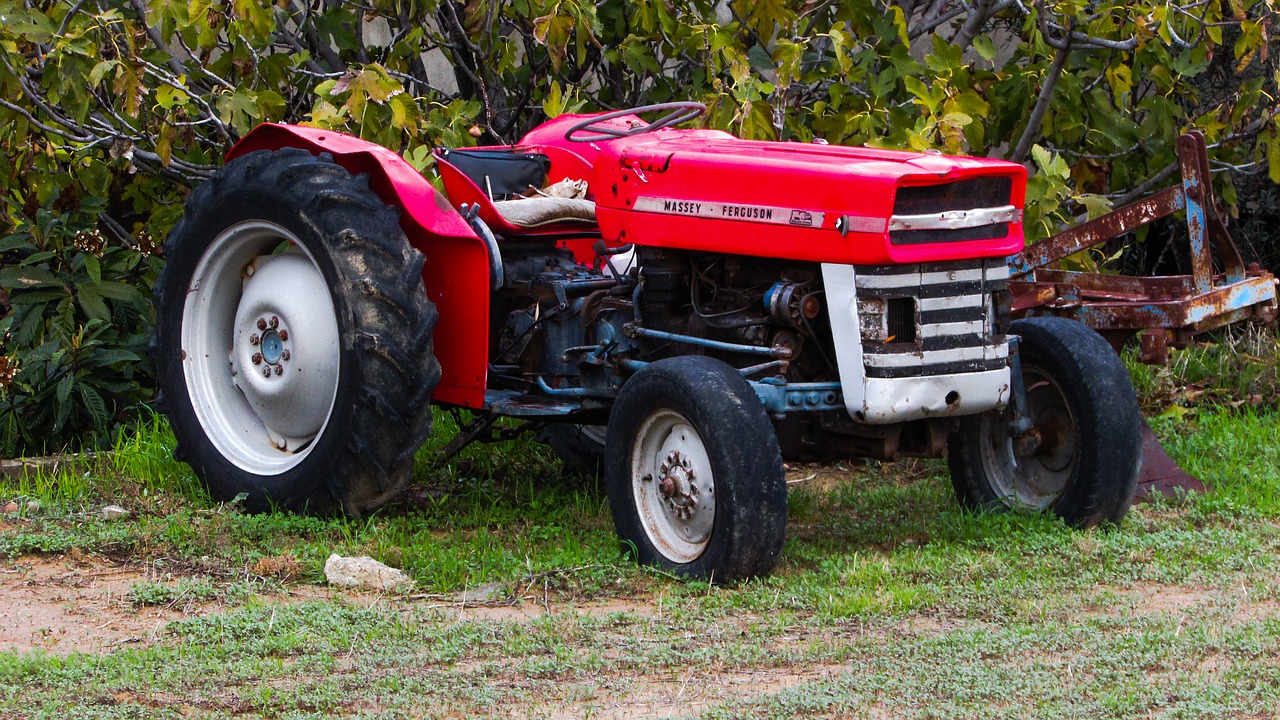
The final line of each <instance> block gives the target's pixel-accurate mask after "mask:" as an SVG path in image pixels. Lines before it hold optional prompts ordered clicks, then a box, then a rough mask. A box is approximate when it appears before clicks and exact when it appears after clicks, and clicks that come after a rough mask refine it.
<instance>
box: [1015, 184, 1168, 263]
mask: <svg viewBox="0 0 1280 720" xmlns="http://www.w3.org/2000/svg"><path fill="white" fill-rule="evenodd" d="M1184 207H1186V197H1185V196H1184V195H1183V191H1182V188H1180V187H1178V186H1176V185H1175V186H1174V187H1171V188H1166V189H1164V190H1161V191H1160V192H1158V193H1155V194H1154V195H1151V196H1148V197H1145V198H1143V199H1141V200H1138V201H1137V202H1133V203H1130V204H1128V205H1125V206H1124V207H1121V208H1118V209H1116V210H1112V211H1111V212H1109V213H1107V214H1106V215H1103V216H1102V217H1098V218H1094V219H1093V220H1090V221H1088V222H1084V223H1081V224H1079V225H1076V226H1075V227H1073V228H1069V229H1067V230H1063V231H1062V232H1060V233H1058V234H1057V235H1054V236H1053V237H1050V238H1047V239H1045V240H1041V241H1040V242H1038V243H1036V244H1034V245H1030V246H1028V247H1026V248H1024V249H1023V251H1022V252H1021V253H1019V254H1018V255H1015V256H1013V258H1011V259H1010V261H1009V269H1010V272H1012V274H1013V275H1014V276H1021V275H1030V274H1031V273H1033V272H1035V271H1036V270H1038V269H1040V268H1043V267H1045V266H1046V265H1048V264H1049V263H1051V262H1055V261H1057V260H1061V259H1062V258H1064V257H1067V256H1068V255H1071V254H1073V253H1077V252H1079V251H1081V250H1084V249H1085V248H1090V247H1093V246H1094V245H1097V244H1098V243H1102V242H1106V241H1107V240H1110V239H1111V238H1113V237H1118V236H1120V235H1123V234H1125V233H1127V232H1130V231H1132V230H1134V229H1135V228H1139V227H1142V226H1143V225H1146V224H1147V223H1150V222H1152V221H1155V220H1159V219H1160V218H1162V217H1165V216H1166V215H1171V214H1173V213H1175V212H1177V211H1179V210H1181V209H1183V208H1184Z"/></svg>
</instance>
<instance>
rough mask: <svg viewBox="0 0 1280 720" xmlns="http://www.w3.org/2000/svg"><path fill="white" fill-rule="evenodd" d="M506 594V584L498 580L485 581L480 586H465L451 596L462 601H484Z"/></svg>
mask: <svg viewBox="0 0 1280 720" xmlns="http://www.w3.org/2000/svg"><path fill="white" fill-rule="evenodd" d="M506 596H507V586H506V585H504V584H502V583H500V582H491V583H485V584H484V585H481V586H480V587H473V588H467V589H466V590H463V591H462V592H460V593H458V594H456V595H454V596H453V599H454V600H456V601H458V602H463V603H484V602H492V601H494V600H501V599H503V598H505V597H506Z"/></svg>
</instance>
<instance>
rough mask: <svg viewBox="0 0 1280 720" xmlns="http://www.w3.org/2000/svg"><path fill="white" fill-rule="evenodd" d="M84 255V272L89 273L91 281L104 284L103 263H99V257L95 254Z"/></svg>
mask: <svg viewBox="0 0 1280 720" xmlns="http://www.w3.org/2000/svg"><path fill="white" fill-rule="evenodd" d="M83 255H84V271H85V272H86V273H88V275H89V279H91V280H93V281H94V282H102V263H101V262H99V261H98V256H97V255H94V254H93V253H83Z"/></svg>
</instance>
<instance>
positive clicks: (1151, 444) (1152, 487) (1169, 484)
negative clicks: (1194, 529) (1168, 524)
mask: <svg viewBox="0 0 1280 720" xmlns="http://www.w3.org/2000/svg"><path fill="white" fill-rule="evenodd" d="M1192 490H1194V491H1196V492H1204V483H1202V482H1200V480H1199V479H1198V478H1196V477H1195V476H1193V475H1191V474H1189V473H1187V472H1186V471H1185V470H1183V469H1182V468H1180V467H1178V463H1176V462H1174V461H1173V458H1171V457H1169V453H1167V452H1165V451H1164V446H1163V445H1161V444H1160V439H1159V438H1157V437H1156V434H1155V433H1154V432H1152V431H1151V426H1150V425H1149V424H1147V421H1146V420H1143V421H1142V470H1141V472H1139V473H1138V493H1137V495H1135V496H1134V498H1135V499H1136V500H1138V501H1142V500H1143V499H1145V498H1148V497H1152V496H1155V495H1178V494H1179V493H1185V492H1188V491H1192Z"/></svg>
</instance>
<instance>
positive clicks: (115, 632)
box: [0, 553, 217, 655]
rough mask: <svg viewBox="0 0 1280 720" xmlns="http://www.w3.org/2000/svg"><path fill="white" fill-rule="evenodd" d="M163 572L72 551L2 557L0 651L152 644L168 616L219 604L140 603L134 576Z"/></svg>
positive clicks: (60, 651) (188, 614) (140, 579)
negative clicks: (134, 594) (135, 599)
mask: <svg viewBox="0 0 1280 720" xmlns="http://www.w3.org/2000/svg"><path fill="white" fill-rule="evenodd" d="M163 580H164V578H161V577H158V576H156V575H155V574H154V573H151V574H148V572H147V571H146V570H144V569H140V568H136V567H126V566H118V565H113V564H111V563H108V562H105V561H103V560H101V559H98V558H88V557H83V556H79V555H77V554H75V553H72V554H69V555H67V556H64V557H62V558H57V559H45V558H19V559H17V560H12V561H7V562H4V563H2V564H0V650H3V651H11V652H13V651H16V652H22V651H28V650H37V649H38V650H44V651H46V652H49V653H52V654H56V655H67V654H70V653H75V652H83V653H97V652H107V651H110V650H112V649H115V648H116V647H118V646H120V645H124V644H130V643H152V642H155V641H156V640H157V639H159V636H160V634H161V632H162V631H163V630H164V628H165V626H166V625H167V624H169V622H170V621H173V620H177V619H179V618H183V617H191V616H192V615H202V614H208V613H210V612H214V611H216V610H217V605H216V604H215V603H202V604H197V603H188V604H183V605H181V606H178V607H169V606H154V607H141V608H140V607H138V606H136V605H135V604H134V603H133V601H132V600H131V598H130V595H129V589H130V587H132V586H133V585H134V584H135V583H140V582H145V581H152V582H161V581H163Z"/></svg>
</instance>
